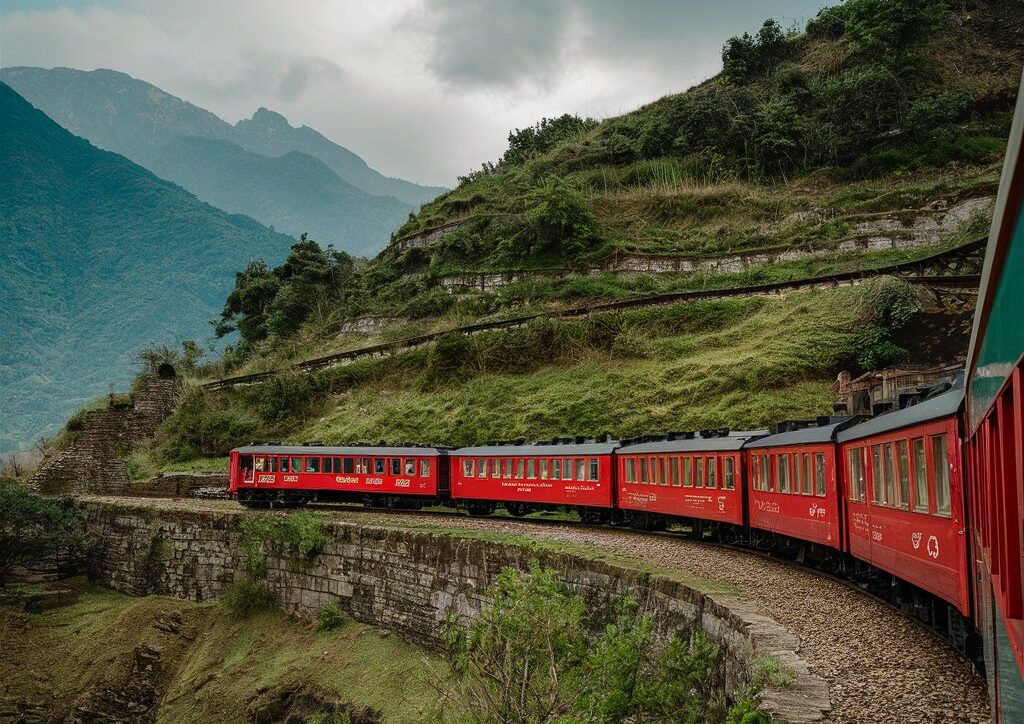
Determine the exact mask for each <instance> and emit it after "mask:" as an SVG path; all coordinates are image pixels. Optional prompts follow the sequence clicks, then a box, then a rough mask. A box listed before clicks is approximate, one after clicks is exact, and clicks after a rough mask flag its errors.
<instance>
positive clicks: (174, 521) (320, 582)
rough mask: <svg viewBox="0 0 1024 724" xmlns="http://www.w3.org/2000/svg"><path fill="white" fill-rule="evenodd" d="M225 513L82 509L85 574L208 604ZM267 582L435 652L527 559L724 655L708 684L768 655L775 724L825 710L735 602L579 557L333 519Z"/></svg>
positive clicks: (594, 607) (304, 606)
mask: <svg viewBox="0 0 1024 724" xmlns="http://www.w3.org/2000/svg"><path fill="white" fill-rule="evenodd" d="M240 519H241V516H240V515H238V514H234V513H225V514H215V513H210V512H203V513H199V512H195V513H192V512H184V511H180V512H179V511H174V512H170V513H168V512H161V513H159V514H158V513H157V512H155V511H152V510H147V509H145V508H140V507H116V506H111V505H105V504H90V505H89V507H88V524H87V536H88V538H89V539H90V541H91V542H92V543H94V544H95V550H96V557H95V562H94V568H93V570H92V576H93V578H94V579H95V580H96V581H97V582H98V583H101V584H102V585H106V586H109V587H111V588H114V589H115V590H118V591H122V592H124V593H128V594H132V595H140V596H141V595H149V594H161V595H170V596H176V597H179V598H185V599H189V600H193V601H207V600H211V599H216V598H217V597H218V596H220V595H221V593H222V592H223V591H224V589H225V588H226V587H228V586H230V585H231V584H232V582H234V581H235V580H236V578H238V577H239V576H241V575H243V571H244V570H245V563H246V560H245V553H244V551H243V548H242V546H241V545H240V543H241V532H240V529H239V520H240ZM266 552H267V582H268V583H269V584H270V586H271V588H272V590H273V591H274V592H275V593H276V594H277V596H278V598H279V601H280V603H281V605H282V607H283V608H284V609H285V610H286V611H288V612H291V613H294V614H298V615H303V616H311V615H314V614H316V613H317V612H318V611H319V609H320V608H321V607H323V606H325V605H327V604H329V603H337V604H338V605H339V606H340V607H341V608H342V609H344V610H345V611H346V612H347V613H348V614H349V615H351V616H352V617H353V618H355V619H357V620H359V621H362V622H365V623H369V624H372V625H375V626H378V627H382V628H386V629H389V630H392V631H395V632H396V633H398V634H399V635H401V636H402V637H403V638H405V639H407V640H409V641H412V642H414V643H416V644H419V645H421V646H423V647H425V648H428V649H435V650H436V649H439V648H440V647H441V646H442V639H441V633H442V631H443V628H444V626H445V623H446V622H447V620H448V619H449V616H453V615H454V616H456V617H458V618H461V619H464V620H465V619H472V618H475V617H476V616H478V615H479V614H480V612H481V609H482V608H483V607H484V606H486V605H487V604H489V602H490V598H489V589H490V587H491V585H492V584H493V583H494V581H495V578H496V576H497V575H498V573H500V572H501V570H502V569H504V568H506V567H509V566H511V567H514V568H518V569H522V568H524V566H525V565H526V563H527V561H529V560H530V559H531V558H536V559H538V561H539V562H540V564H541V565H543V566H548V567H551V568H553V569H555V570H557V571H559V573H560V576H561V578H562V580H563V581H564V583H565V584H566V585H567V586H568V587H569V588H571V589H572V590H575V591H578V592H580V593H581V594H583V596H584V597H585V598H586V599H587V603H588V606H589V609H590V610H591V611H592V612H595V613H596V614H597V615H598V618H602V617H610V616H611V615H612V614H613V611H614V606H615V604H616V602H617V601H618V600H619V599H621V598H622V597H624V596H629V597H631V598H633V599H634V600H636V601H637V602H638V603H639V605H640V609H641V611H643V612H646V613H648V614H649V615H650V616H651V618H652V623H653V629H654V631H655V632H656V634H657V635H658V636H659V637H662V638H667V637H669V636H671V635H672V634H674V633H676V632H682V633H684V634H685V633H689V632H691V631H693V630H694V629H696V628H700V629H701V630H703V631H704V632H705V634H706V635H707V636H708V637H709V639H710V640H711V641H713V642H714V643H716V644H717V645H718V646H719V647H720V649H721V651H722V652H723V656H722V660H721V665H720V667H719V671H717V672H716V677H717V680H718V685H719V686H721V687H723V689H724V690H725V691H726V692H730V693H731V692H737V691H739V690H741V689H742V688H743V687H745V686H746V685H747V684H748V683H749V682H750V678H751V675H752V666H753V663H754V661H755V660H756V659H757V658H759V657H762V656H768V655H773V656H777V657H778V658H779V659H780V661H781V662H782V663H783V665H785V666H787V667H789V668H791V669H792V670H793V671H794V672H795V674H796V682H795V683H794V684H793V685H792V686H790V687H788V688H787V689H784V690H779V691H775V690H774V689H772V688H771V687H770V686H769V688H768V689H766V690H765V692H764V694H763V700H764V701H765V702H766V706H768V708H769V710H770V711H772V712H773V713H774V714H775V715H776V718H777V719H778V720H780V721H793V722H804V721H819V720H821V719H822V717H823V712H824V711H827V710H828V708H829V696H828V688H827V685H826V684H825V682H824V681H823V680H822V679H821V678H820V677H818V676H817V675H813V674H811V673H809V671H808V666H807V664H806V662H804V661H803V660H802V659H800V658H799V656H798V655H797V654H796V650H797V648H798V647H799V642H798V640H797V638H796V636H795V635H793V634H792V633H790V632H788V631H787V630H785V629H784V628H782V627H781V626H779V625H778V624H777V623H775V622H774V621H773V620H772V619H770V618H768V617H766V616H764V615H761V614H760V613H758V612H756V611H754V610H752V609H751V608H750V606H749V604H746V603H744V601H743V600H742V599H740V598H739V597H737V596H734V595H726V594H705V593H702V592H700V591H697V590H695V589H693V588H690V587H688V586H687V585H685V584H684V583H681V582H679V581H675V580H670V579H668V578H665V577H661V576H657V575H652V574H650V573H645V572H641V571H637V570H633V569H628V568H623V567H619V566H614V565H611V564H608V563H606V562H604V561H600V560H594V559H589V558H585V557H583V556H580V555H575V554H568V553H560V552H552V551H534V550H527V549H524V548H523V547H521V546H518V545H514V544H507V543H496V542H492V541H485V540H477V539H469V538H458V537H454V536H448V535H443V534H434V533H429V532H422V531H415V530H401V529H388V528H378V527H371V526H360V525H355V524H348V523H333V524H330V525H329V526H328V542H327V544H326V545H325V546H324V547H323V549H322V550H321V552H319V553H318V554H316V555H314V556H312V557H309V558H305V557H302V556H300V555H298V554H295V553H293V552H291V551H290V550H288V549H285V548H282V547H280V546H278V547H274V546H271V547H269V548H268V549H267V550H266Z"/></svg>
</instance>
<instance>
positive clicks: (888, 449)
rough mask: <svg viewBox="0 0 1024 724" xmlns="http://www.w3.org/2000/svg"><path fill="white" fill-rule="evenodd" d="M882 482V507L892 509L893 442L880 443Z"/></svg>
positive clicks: (894, 467) (893, 483)
mask: <svg viewBox="0 0 1024 724" xmlns="http://www.w3.org/2000/svg"><path fill="white" fill-rule="evenodd" d="M882 452H883V458H882V464H883V471H882V472H883V475H884V477H883V481H884V485H883V486H882V491H883V493H884V495H885V498H884V502H883V503H882V505H885V506H886V507H889V508H893V507H895V504H896V457H895V455H896V446H895V441H894V440H888V441H886V442H883V443H882Z"/></svg>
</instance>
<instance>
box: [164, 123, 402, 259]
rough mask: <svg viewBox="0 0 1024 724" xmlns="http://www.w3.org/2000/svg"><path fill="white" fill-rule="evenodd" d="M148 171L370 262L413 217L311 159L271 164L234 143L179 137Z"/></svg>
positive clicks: (289, 156)
mask: <svg viewBox="0 0 1024 724" xmlns="http://www.w3.org/2000/svg"><path fill="white" fill-rule="evenodd" d="M149 168H150V169H151V170H152V171H153V172H154V173H155V174H156V175H157V176H159V177H160V178H165V179H167V180H169V181H174V182H175V183H177V184H180V185H181V186H183V187H184V188H186V189H188V190H190V191H191V192H193V193H194V194H196V195H197V196H198V197H199V198H201V199H203V200H205V201H208V202H209V203H211V204H213V205H214V206H216V207H217V208H220V209H224V210H225V211H231V212H235V213H240V214H245V215H246V216H251V217H252V218H258V219H261V220H263V221H265V222H268V223H272V224H273V226H274V228H275V229H276V230H278V231H283V232H285V233H286V234H289V235H291V236H294V237H296V238H298V237H299V236H300V235H302V234H304V233H308V234H310V235H311V236H313V237H315V238H317V239H321V240H323V241H324V242H327V241H330V242H332V243H333V244H335V245H336V246H338V247H340V248H342V249H344V250H346V251H348V252H350V253H352V254H356V255H361V256H372V255H374V254H375V253H377V252H378V251H379V250H380V244H381V242H382V241H383V240H385V239H387V238H388V236H389V235H390V234H391V232H392V231H393V230H394V229H395V228H396V227H397V226H398V224H399V223H401V222H402V221H403V220H404V219H405V218H406V216H407V215H408V213H409V206H408V205H406V204H404V203H402V202H401V201H398V200H397V199H395V198H392V197H390V196H371V195H370V194H368V193H366V192H365V191H362V190H360V189H358V188H356V187H355V186H352V185H351V184H349V183H346V182H345V181H342V180H341V179H340V178H339V177H338V175H337V174H336V173H334V171H332V170H331V169H329V168H328V167H327V166H326V165H325V164H324V163H322V162H320V161H318V160H317V159H315V158H313V157H312V156H308V155H306V154H304V153H300V152H298V151H290V152H288V153H286V154H284V155H283V156H277V157H268V156H260V155H259V154H257V153H253V152H251V151H246V150H245V149H243V148H242V147H241V146H236V145H235V144H233V143H231V142H229V141H223V140H212V139H206V138H194V137H188V138H179V139H176V140H173V141H171V142H169V143H168V144H167V145H166V146H164V148H163V149H162V151H161V153H160V155H159V156H157V157H156V158H155V159H154V160H153V161H152V163H151V164H150V166H149Z"/></svg>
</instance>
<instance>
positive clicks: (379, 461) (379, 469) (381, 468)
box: [373, 458, 388, 475]
mask: <svg viewBox="0 0 1024 724" xmlns="http://www.w3.org/2000/svg"><path fill="white" fill-rule="evenodd" d="M387 469H388V464H387V461H386V460H385V459H384V458H374V459H373V474H374V475H383V474H384V472H385V471H386V470H387Z"/></svg>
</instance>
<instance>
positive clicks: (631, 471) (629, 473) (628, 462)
mask: <svg viewBox="0 0 1024 724" xmlns="http://www.w3.org/2000/svg"><path fill="white" fill-rule="evenodd" d="M622 463H623V468H624V469H623V475H624V476H625V478H626V482H627V483H635V482H636V458H634V457H627V458H625V459H624V460H623V461H622Z"/></svg>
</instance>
